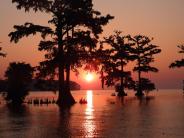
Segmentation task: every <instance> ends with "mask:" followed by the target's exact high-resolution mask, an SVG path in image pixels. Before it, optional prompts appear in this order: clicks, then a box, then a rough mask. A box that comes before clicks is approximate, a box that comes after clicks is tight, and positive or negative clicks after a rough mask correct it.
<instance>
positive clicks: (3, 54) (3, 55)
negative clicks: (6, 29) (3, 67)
mask: <svg viewBox="0 0 184 138" xmlns="http://www.w3.org/2000/svg"><path fill="white" fill-rule="evenodd" d="M0 43H1V42H0ZM1 50H2V47H0V57H5V56H6V54H5V53H2V52H1Z"/></svg>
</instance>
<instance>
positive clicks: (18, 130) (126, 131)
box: [0, 90, 184, 138]
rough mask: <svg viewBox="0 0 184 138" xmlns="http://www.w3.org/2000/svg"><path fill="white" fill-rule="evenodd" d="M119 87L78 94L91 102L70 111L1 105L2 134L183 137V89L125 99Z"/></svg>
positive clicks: (0, 137)
mask: <svg viewBox="0 0 184 138" xmlns="http://www.w3.org/2000/svg"><path fill="white" fill-rule="evenodd" d="M112 92H113V91H76V92H72V94H73V96H74V97H75V99H76V101H79V100H80V98H82V97H83V98H86V99H87V101H88V103H87V104H83V105H81V104H79V103H77V104H75V105H74V106H72V107H71V108H70V109H59V108H58V106H57V105H48V106H47V105H42V106H33V105H24V106H22V107H20V108H14V107H10V106H6V105H4V104H3V103H1V104H0V138H63V137H64V138H65V137H66V138H67V137H109V138H112V137H114V138H183V137H184V96H183V95H182V91H181V90H160V91H159V92H155V93H154V94H152V95H151V96H150V97H149V98H147V99H142V100H140V99H137V98H135V97H134V93H132V92H129V93H128V95H129V96H128V97H126V98H123V99H119V98H117V97H113V96H111V93H112ZM30 97H42V98H47V97H52V98H53V97H54V98H55V97H56V95H55V94H54V93H52V92H45V93H31V95H30V96H29V98H30Z"/></svg>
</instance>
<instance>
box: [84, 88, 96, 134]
mask: <svg viewBox="0 0 184 138" xmlns="http://www.w3.org/2000/svg"><path fill="white" fill-rule="evenodd" d="M86 99H87V106H86V110H85V121H84V129H85V136H86V137H94V136H95V134H96V133H95V132H96V125H95V122H94V113H93V112H94V108H93V91H92V90H88V91H87V93H86Z"/></svg>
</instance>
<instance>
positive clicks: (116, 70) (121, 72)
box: [102, 31, 136, 96]
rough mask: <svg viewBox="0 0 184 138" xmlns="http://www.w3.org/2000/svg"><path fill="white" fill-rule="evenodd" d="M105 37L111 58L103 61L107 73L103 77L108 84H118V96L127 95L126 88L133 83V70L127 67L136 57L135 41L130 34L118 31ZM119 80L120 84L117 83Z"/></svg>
mask: <svg viewBox="0 0 184 138" xmlns="http://www.w3.org/2000/svg"><path fill="white" fill-rule="evenodd" d="M104 39H105V40H104V42H103V44H106V45H107V44H108V45H109V46H110V49H109V55H107V57H109V58H108V59H105V60H104V61H102V64H103V70H104V72H105V73H106V75H104V76H103V79H105V81H106V85H107V86H112V85H116V88H117V89H116V90H117V91H118V96H125V95H127V94H126V93H125V91H124V89H125V88H130V87H131V86H132V83H133V80H132V78H131V72H130V71H126V70H125V67H126V65H127V64H128V63H129V62H130V61H133V60H135V58H136V57H135V56H134V55H133V54H132V51H133V48H132V46H134V43H132V42H131V41H130V39H129V36H123V35H121V32H118V31H116V32H115V34H114V35H111V36H109V37H107V38H104ZM119 82H120V84H117V83H119Z"/></svg>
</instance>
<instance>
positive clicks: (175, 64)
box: [169, 45, 184, 68]
mask: <svg viewBox="0 0 184 138" xmlns="http://www.w3.org/2000/svg"><path fill="white" fill-rule="evenodd" d="M178 48H180V51H179V52H178V53H181V54H184V45H180V46H178ZM175 67H177V68H180V67H184V58H182V59H181V60H176V61H175V62H173V63H171V65H170V66H169V68H175Z"/></svg>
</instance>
